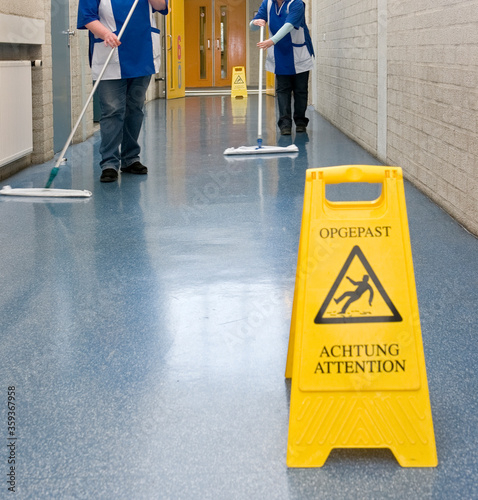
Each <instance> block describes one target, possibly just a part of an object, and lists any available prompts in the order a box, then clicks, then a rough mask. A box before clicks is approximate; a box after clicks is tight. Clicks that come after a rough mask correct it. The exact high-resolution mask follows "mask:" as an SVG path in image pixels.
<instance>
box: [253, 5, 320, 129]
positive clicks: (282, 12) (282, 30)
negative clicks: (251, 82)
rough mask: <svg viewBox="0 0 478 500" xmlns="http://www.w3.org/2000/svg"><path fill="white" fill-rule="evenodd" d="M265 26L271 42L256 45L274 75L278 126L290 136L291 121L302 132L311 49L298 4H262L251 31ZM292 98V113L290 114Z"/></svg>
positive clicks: (311, 55)
mask: <svg viewBox="0 0 478 500" xmlns="http://www.w3.org/2000/svg"><path fill="white" fill-rule="evenodd" d="M266 23H267V24H268V25H269V31H270V33H271V34H272V36H271V38H269V39H267V40H264V41H263V42H259V43H258V44H257V46H258V47H259V48H260V49H267V58H266V70H267V71H270V72H272V73H274V74H275V75H276V95H277V103H278V108H279V120H278V123H277V124H278V126H279V128H280V131H281V134H282V135H290V134H291V130H292V121H294V122H295V125H296V132H306V130H307V124H308V123H309V119H308V118H307V117H306V116H305V112H306V109H307V101H308V95H309V72H310V70H311V69H312V67H313V57H314V48H313V46H312V39H311V37H310V34H309V29H308V27H307V25H306V22H305V4H304V2H303V1H302V0H263V2H262V4H261V6H260V7H259V10H258V12H257V14H256V15H255V16H254V18H253V19H252V21H251V23H250V26H251V29H252V30H257V29H259V27H260V26H265V25H266ZM292 94H293V95H294V113H293V114H292Z"/></svg>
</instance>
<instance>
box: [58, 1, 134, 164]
mask: <svg viewBox="0 0 478 500" xmlns="http://www.w3.org/2000/svg"><path fill="white" fill-rule="evenodd" d="M138 2H139V0H134V3H133V6H132V7H131V9H130V11H129V13H128V15H127V16H126V19H125V21H124V24H123V26H122V28H121V30H120V32H119V33H118V40H121V37H122V36H123V32H124V30H125V29H126V26H128V23H129V20H130V19H131V16H132V15H133V13H134V11H135V9H136V6H137V5H138ZM116 48H117V47H113V48H112V49H111V52H110V53H109V54H108V58H107V59H106V62H105V64H104V65H103V68H102V69H101V72H100V74H99V76H98V79H97V80H96V82H95V84H94V85H93V90H92V91H91V92H90V95H89V96H88V99H86V103H85V105H84V107H83V110H82V111H81V113H80V116H79V118H78V120H77V121H76V123H75V126H74V127H73V130H72V131H71V133H70V136H69V137H68V139H67V141H66V144H65V145H64V147H63V149H62V151H61V153H60V156H59V157H58V160H57V161H56V164H55V167H54V168H56V169H57V168H58V167H59V165H60V163H61V162H62V161H63V157H64V155H65V153H66V150H67V149H68V147H69V146H70V143H71V141H72V140H73V136H74V135H75V133H76V131H77V129H78V127H79V125H80V123H81V120H82V119H83V116H84V115H85V113H86V110H87V108H88V105H89V104H90V101H91V99H92V98H93V95H94V93H95V91H96V89H97V87H98V85H99V83H100V81H101V78H102V77H103V75H104V73H105V71H106V68H107V66H108V64H109V62H110V61H111V58H112V57H113V54H114V52H115V49H116Z"/></svg>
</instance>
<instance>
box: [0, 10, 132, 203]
mask: <svg viewBox="0 0 478 500" xmlns="http://www.w3.org/2000/svg"><path fill="white" fill-rule="evenodd" d="M138 2H139V0H135V1H134V3H133V6H132V7H131V9H130V11H129V13H128V15H127V16H126V19H125V22H124V24H123V27H122V28H121V30H120V32H119V33H118V40H121V37H122V36H123V32H124V30H125V29H126V26H128V23H129V20H130V19H131V16H132V15H133V13H134V11H135V9H136V5H138ZM116 48H117V47H114V48H112V49H111V52H110V53H109V54H108V58H107V59H106V61H105V63H104V65H103V68H102V69H101V72H100V74H99V76H98V79H97V80H96V82H95V84H94V86H93V90H92V91H91V92H90V95H89V96H88V98H87V100H86V103H85V105H84V107H83V110H82V111H81V113H80V116H79V118H78V120H77V121H76V124H75V126H74V127H73V130H72V131H71V133H70V135H69V137H68V139H67V141H66V143H65V146H64V147H63V149H62V151H61V153H60V155H59V157H58V160H57V161H56V163H55V166H54V167H53V168H52V170H51V172H50V177H49V178H48V181H47V183H46V185H45V187H44V188H12V187H11V186H4V187H3V188H2V189H0V195H4V196H34V197H45V198H89V197H90V196H92V193H91V191H87V190H86V189H85V190H79V189H53V188H50V186H51V184H52V182H53V179H55V177H56V174H57V173H58V170H59V168H60V164H61V163H62V162H64V160H65V158H64V156H65V153H66V150H67V149H68V147H69V146H70V143H71V141H72V140H73V136H74V135H75V133H76V130H77V129H78V127H79V125H80V123H81V120H82V119H83V116H84V115H85V113H86V110H87V108H88V105H89V104H90V101H91V99H92V98H93V95H94V93H95V91H96V89H97V87H98V85H99V83H100V81H101V78H102V77H103V74H104V72H105V71H106V68H107V66H108V64H109V62H110V61H111V58H112V57H113V54H114V52H115V50H116Z"/></svg>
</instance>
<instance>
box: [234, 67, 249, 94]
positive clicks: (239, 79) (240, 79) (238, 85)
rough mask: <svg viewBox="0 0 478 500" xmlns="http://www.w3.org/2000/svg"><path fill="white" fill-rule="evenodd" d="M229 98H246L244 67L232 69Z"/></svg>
mask: <svg viewBox="0 0 478 500" xmlns="http://www.w3.org/2000/svg"><path fill="white" fill-rule="evenodd" d="M231 97H233V98H237V97H247V85H246V70H245V68H244V66H234V68H232V85H231Z"/></svg>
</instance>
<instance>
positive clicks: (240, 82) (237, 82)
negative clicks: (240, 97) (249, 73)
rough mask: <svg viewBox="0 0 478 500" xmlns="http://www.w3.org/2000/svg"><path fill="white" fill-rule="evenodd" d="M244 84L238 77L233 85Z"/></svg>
mask: <svg viewBox="0 0 478 500" xmlns="http://www.w3.org/2000/svg"><path fill="white" fill-rule="evenodd" d="M244 83H245V82H244V80H243V79H242V77H241V76H240V75H239V76H238V77H237V78H236V79H235V80H234V85H244Z"/></svg>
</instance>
